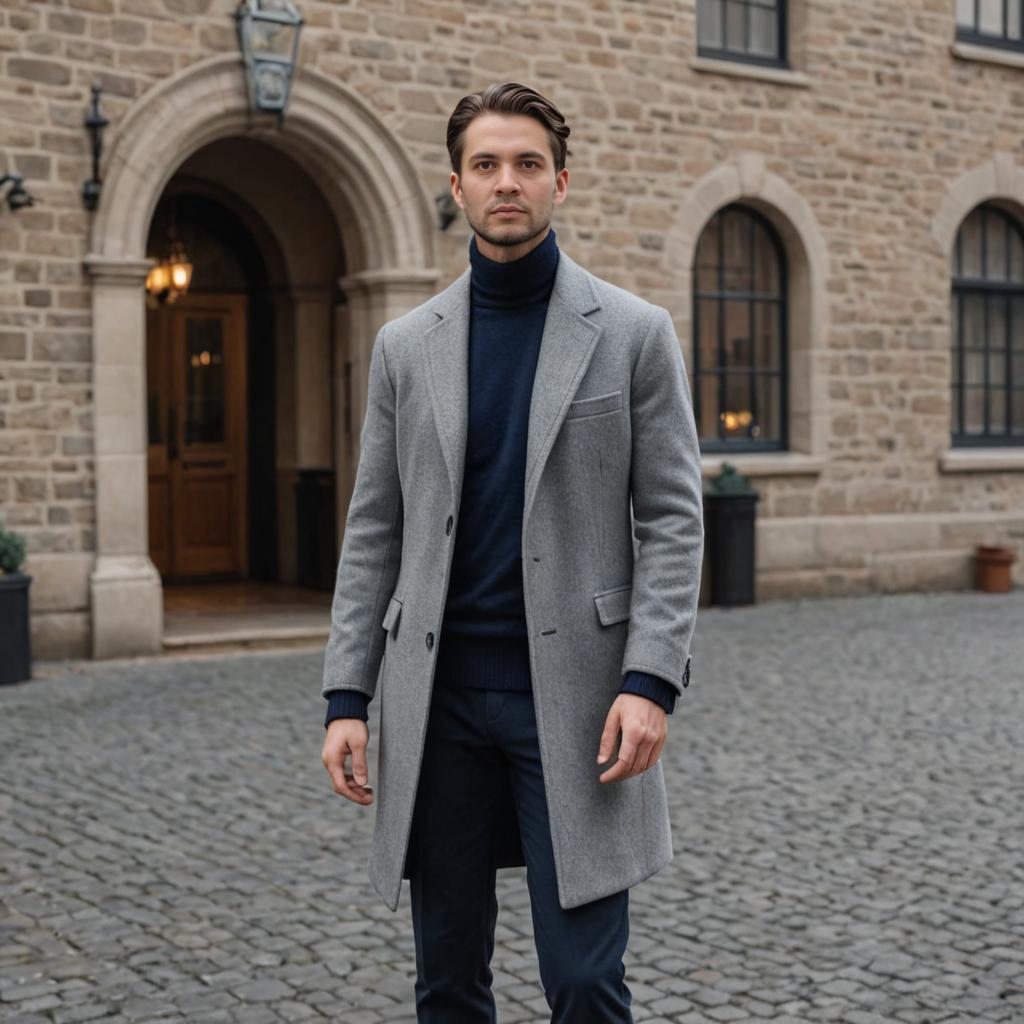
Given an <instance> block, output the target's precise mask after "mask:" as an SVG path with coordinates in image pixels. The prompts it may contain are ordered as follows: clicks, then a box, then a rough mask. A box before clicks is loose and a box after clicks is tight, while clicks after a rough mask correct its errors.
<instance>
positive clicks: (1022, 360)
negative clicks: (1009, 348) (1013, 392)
mask: <svg viewBox="0 0 1024 1024" xmlns="http://www.w3.org/2000/svg"><path fill="white" fill-rule="evenodd" d="M1010 385H1011V387H1015V388H1022V387H1024V354H1022V353H1020V352H1011V353H1010Z"/></svg>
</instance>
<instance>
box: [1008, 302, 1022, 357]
mask: <svg viewBox="0 0 1024 1024" xmlns="http://www.w3.org/2000/svg"><path fill="white" fill-rule="evenodd" d="M1011 301H1012V305H1011V309H1010V316H1011V320H1012V323H1011V326H1010V343H1011V348H1014V349H1016V350H1017V351H1018V352H1024V296H1019V295H1017V296H1014V298H1013V299H1012V300H1011Z"/></svg>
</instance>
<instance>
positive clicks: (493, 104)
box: [447, 82, 572, 174]
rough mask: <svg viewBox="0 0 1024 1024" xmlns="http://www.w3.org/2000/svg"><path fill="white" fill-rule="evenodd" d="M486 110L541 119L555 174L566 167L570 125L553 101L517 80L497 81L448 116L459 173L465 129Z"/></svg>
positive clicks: (461, 102) (454, 166) (451, 149)
mask: <svg viewBox="0 0 1024 1024" xmlns="http://www.w3.org/2000/svg"><path fill="white" fill-rule="evenodd" d="M486 113H495V114H525V115H526V116H527V117H532V118H533V119H534V120H535V121H540V123H541V124H542V125H544V127H545V128H546V129H547V133H548V140H549V141H550V143H551V153H552V156H553V157H554V159H555V173H556V174H557V173H558V172H559V171H561V170H562V168H563V167H565V158H566V156H567V155H569V156H571V155H572V153H571V151H570V149H569V147H568V145H567V144H566V139H568V138H569V126H568V125H567V124H566V123H565V118H564V117H563V116H562V113H561V111H560V110H559V109H558V107H556V106H555V105H554V103H552V102H551V100H549V99H547V97H545V96H542V95H541V94H540V93H539V92H537V91H536V90H535V89H531V88H530V87H529V86H526V85H520V84H519V83H518V82H504V83H495V84H494V85H489V86H487V88H486V89H482V90H481V91H480V92H474V93H471V94H470V95H469V96H463V97H462V99H461V100H459V102H458V103H457V104H456V105H455V109H454V110H453V111H452V116H451V117H450V118H448V136H447V142H448V155H449V156H450V157H451V161H452V170H453V171H454V172H455V173H456V174H461V173H462V150H463V144H464V140H465V134H466V128H467V127H468V126H469V123H470V121H472V120H473V118H475V117H479V116H480V115H481V114H486Z"/></svg>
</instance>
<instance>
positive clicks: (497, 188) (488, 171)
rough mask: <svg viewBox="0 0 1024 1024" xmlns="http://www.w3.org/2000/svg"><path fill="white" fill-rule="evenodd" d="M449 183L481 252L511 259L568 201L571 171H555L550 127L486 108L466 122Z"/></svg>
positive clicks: (545, 230)
mask: <svg viewBox="0 0 1024 1024" xmlns="http://www.w3.org/2000/svg"><path fill="white" fill-rule="evenodd" d="M451 188H452V195H453V196H454V198H455V202H456V203H457V204H458V205H459V206H460V207H461V208H462V209H463V210H464V211H465V213H466V220H467V221H469V226H470V227H471V228H472V229H473V230H474V231H475V232H476V236H477V247H478V248H479V250H480V252H481V253H483V254H484V255H485V256H487V257H488V258H490V259H492V260H498V261H499V262H507V261H509V260H517V259H519V258H520V257H521V256H525V255H526V254H527V253H528V252H529V251H530V250H531V249H533V248H534V247H535V246H537V245H539V244H540V242H541V241H543V239H544V237H545V236H546V235H547V233H548V229H549V227H550V225H551V214H552V210H553V208H554V206H555V204H556V203H561V202H564V201H565V197H566V194H567V192H568V188H569V171H568V170H567V169H566V168H564V167H563V168H562V170H560V171H559V172H558V173H557V174H556V173H555V161H554V157H553V155H552V153H551V144H550V142H549V141H548V133H547V131H546V130H545V128H544V126H543V125H542V124H541V123H540V122H539V121H537V120H535V119H534V118H532V117H529V116H527V115H526V114H495V113H486V114H481V115H480V116H479V117H475V118H473V120H472V121H471V122H470V123H469V125H468V126H467V128H466V131H465V133H464V135H463V148H462V174H461V175H458V174H456V173H455V172H454V171H453V172H452V175H451ZM501 208H506V209H508V208H512V210H511V212H507V213H504V212H500V211H501Z"/></svg>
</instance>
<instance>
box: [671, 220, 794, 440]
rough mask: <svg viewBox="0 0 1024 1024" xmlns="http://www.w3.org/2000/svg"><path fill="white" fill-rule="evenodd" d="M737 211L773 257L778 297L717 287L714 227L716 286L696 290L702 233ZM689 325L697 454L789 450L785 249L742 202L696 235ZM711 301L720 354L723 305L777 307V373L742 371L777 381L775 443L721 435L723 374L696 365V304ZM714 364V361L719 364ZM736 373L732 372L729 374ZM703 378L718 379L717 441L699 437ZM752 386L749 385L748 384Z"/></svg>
mask: <svg viewBox="0 0 1024 1024" xmlns="http://www.w3.org/2000/svg"><path fill="white" fill-rule="evenodd" d="M732 212H739V213H742V214H744V215H745V216H747V217H748V218H749V219H750V222H751V226H752V228H753V226H754V225H757V226H760V227H761V228H762V229H763V230H764V232H765V235H766V237H767V238H768V243H769V245H771V247H772V251H773V253H774V255H775V261H776V267H777V269H778V280H779V288H778V293H777V294H776V295H775V296H774V297H769V296H768V295H765V294H763V293H758V292H736V291H726V290H725V288H724V286H723V280H722V279H723V274H724V269H725V261H724V258H723V255H724V254H723V247H724V244H725V239H724V232H723V231H722V230H721V228H719V232H718V265H717V277H718V282H717V287H716V288H715V290H714V291H710V292H709V291H701V289H700V287H699V272H700V264H699V261H698V254H699V252H700V245H701V241H702V240H703V237H704V232H705V231H707V230H708V229H709V228H710V226H711V224H712V222H713V221H714V218H715V217H723V218H724V215H725V214H727V213H732ZM749 258H750V259H751V260H752V259H753V249H751V250H750V255H749ZM692 292H693V296H692V323H693V327H692V330H691V338H692V350H693V384H692V388H693V408H694V418H695V421H696V425H697V436H698V441H699V445H700V450H701V452H702V453H703V454H707V455H722V454H727V453H729V452H734V453H746V452H767V451H770V452H780V451H788V450H789V264H788V260H787V259H786V248H785V246H784V245H783V244H782V239H781V238H780V237H779V234H778V232H777V231H776V230H775V227H774V225H773V224H772V223H771V221H770V220H768V218H767V217H765V215H764V214H763V213H761V212H760V211H759V210H757V209H755V208H754V207H752V206H748V205H747V204H746V203H743V202H733V203H729V204H727V205H726V206H723V207H721V208H720V209H718V210H716V211H715V214H714V216H713V217H712V218H710V219H709V220H708V222H707V224H705V225H704V229H703V230H702V231H701V233H700V236H699V237H698V239H697V244H696V247H695V248H694V259H693V270H692ZM709 299H712V300H715V301H717V302H718V312H717V317H718V345H719V348H720V349H722V348H723V347H724V345H725V338H724V333H725V320H726V318H725V316H724V315H723V309H724V305H725V303H726V302H737V301H744V300H745V301H747V302H748V303H750V305H751V307H753V304H754V303H755V302H764V303H768V302H770V303H772V304H774V305H777V306H778V307H779V317H778V327H779V366H778V369H771V370H761V369H759V368H757V367H754V368H752V369H750V370H748V371H747V373H748V376H750V377H755V376H758V375H772V376H776V377H778V378H779V436H778V438H777V439H776V440H767V441H763V440H758V439H753V438H749V437H748V438H744V439H742V440H737V439H736V438H733V439H728V438H725V437H723V433H722V418H721V414H722V407H723V405H724V398H725V396H724V387H725V375H726V373H727V372H728V371H726V370H722V369H720V368H719V367H714V368H711V369H707V370H703V369H701V361H700V303H701V301H702V300H705V301H706V300H709ZM749 322H750V324H751V329H753V325H754V324H755V323H756V320H755V318H754V315H753V308H751V311H750V318H749ZM756 350H757V349H756V345H752V348H751V352H752V354H753V353H754V352H756ZM719 362H720V360H719ZM733 372H736V371H733ZM704 377H718V378H719V382H718V389H717V393H718V419H717V425H718V436H717V437H716V438H710V439H709V438H706V437H701V419H702V412H703V409H702V405H703V396H702V389H701V386H700V385H701V381H702V379H703V378H704ZM751 383H752V382H751Z"/></svg>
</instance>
